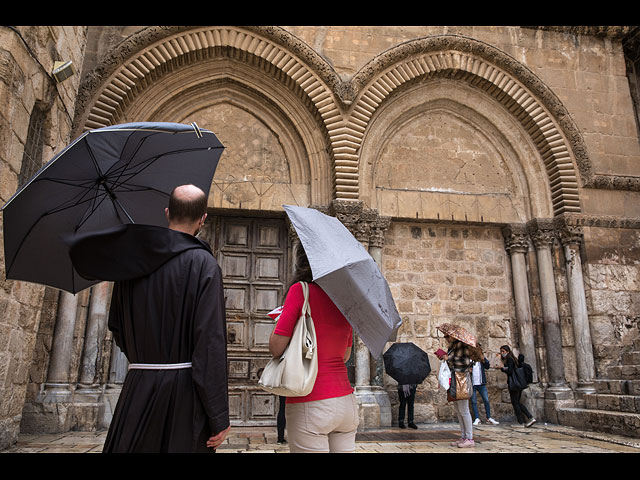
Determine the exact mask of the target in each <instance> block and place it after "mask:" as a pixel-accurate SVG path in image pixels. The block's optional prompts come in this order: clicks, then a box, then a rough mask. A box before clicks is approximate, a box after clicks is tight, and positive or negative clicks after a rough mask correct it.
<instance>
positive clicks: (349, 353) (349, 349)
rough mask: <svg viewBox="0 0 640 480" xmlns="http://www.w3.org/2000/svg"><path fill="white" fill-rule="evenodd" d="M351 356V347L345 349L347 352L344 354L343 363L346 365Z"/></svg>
mask: <svg viewBox="0 0 640 480" xmlns="http://www.w3.org/2000/svg"><path fill="white" fill-rule="evenodd" d="M350 356H351V347H347V350H346V351H345V352H344V359H343V360H344V363H347V361H348V360H349V357H350Z"/></svg>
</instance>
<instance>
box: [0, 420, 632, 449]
mask: <svg viewBox="0 0 640 480" xmlns="http://www.w3.org/2000/svg"><path fill="white" fill-rule="evenodd" d="M459 431H460V430H459V427H458V424H457V423H446V424H442V423H440V424H419V425H418V430H412V429H406V430H400V429H399V428H397V427H391V428H386V429H380V430H367V431H363V432H359V433H358V437H357V439H356V452H357V453H565V454H566V453H636V454H638V453H640V438H632V437H623V436H619V435H609V434H603V433H597V432H584V431H580V430H576V429H574V428H572V427H564V426H559V425H551V424H549V425H547V424H544V423H537V424H535V425H534V426H532V427H530V428H524V427H520V426H512V425H510V424H500V425H497V426H493V425H484V424H483V425H479V426H477V427H474V437H475V440H476V446H475V447H474V448H470V449H460V448H457V447H451V446H449V443H450V442H451V441H453V440H456V439H457V438H458V434H459ZM105 436H106V432H98V433H96V432H68V433H61V434H39V435H31V434H29V435H27V434H23V435H21V436H20V438H19V440H18V443H17V444H16V445H14V446H13V447H10V448H9V449H6V450H4V451H3V452H0V453H98V452H101V450H102V444H103V442H104V439H105ZM218 452H219V453H288V452H289V447H288V446H287V445H286V444H284V445H278V444H277V443H276V430H275V427H256V428H247V427H244V428H241V427H235V428H234V427H232V428H231V431H230V433H229V436H228V437H227V439H226V440H225V443H224V444H223V445H221V446H220V448H219V449H218Z"/></svg>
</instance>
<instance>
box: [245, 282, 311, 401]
mask: <svg viewBox="0 0 640 480" xmlns="http://www.w3.org/2000/svg"><path fill="white" fill-rule="evenodd" d="M300 283H301V284H302V291H303V292H304V304H303V305H302V313H301V314H300V318H299V319H298V322H297V323H296V326H295V328H294V330H293V335H292V336H291V341H290V342H289V345H288V346H287V348H286V350H285V351H284V353H283V354H282V355H281V356H280V357H278V358H272V359H271V360H269V363H267V365H266V366H265V367H264V371H263V372H262V375H261V376H260V380H259V381H258V385H259V386H260V387H261V388H262V389H263V390H266V391H267V392H271V393H274V394H276V395H282V396H284V397H304V396H306V395H309V393H311V390H313V386H314V384H315V382H316V375H317V374H318V351H317V343H316V331H315V328H314V326H313V320H312V318H311V308H310V307H309V286H308V285H307V284H306V283H305V282H300ZM278 318H279V317H278Z"/></svg>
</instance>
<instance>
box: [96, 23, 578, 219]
mask: <svg viewBox="0 0 640 480" xmlns="http://www.w3.org/2000/svg"><path fill="white" fill-rule="evenodd" d="M217 47H232V48H233V52H235V53H234V54H235V55H238V56H239V57H240V59H243V57H245V58H246V57H247V55H248V54H251V55H252V58H258V59H260V61H261V62H264V64H265V65H266V66H267V68H270V69H274V70H273V71H275V72H277V75H278V76H281V75H283V76H284V77H283V78H284V79H285V81H287V83H289V84H291V85H294V86H295V87H296V88H299V89H300V90H301V91H302V92H304V95H303V97H304V101H305V102H310V103H311V104H312V105H313V107H314V108H315V109H316V111H317V112H318V114H319V115H320V117H321V118H322V121H323V122H324V125H325V127H326V132H327V136H328V138H329V142H330V146H331V155H332V158H333V161H334V175H335V176H334V182H335V198H336V199H339V200H349V199H354V200H355V199H358V197H359V170H360V168H359V152H360V147H361V145H362V141H363V138H364V134H365V131H366V129H367V126H368V125H369V122H370V120H371V118H372V117H373V114H374V113H375V111H376V109H377V108H378V107H379V106H380V105H381V103H382V102H384V101H385V99H386V98H388V97H389V95H390V94H391V93H392V92H393V91H394V90H395V89H397V88H398V87H400V86H401V85H403V84H405V83H406V82H409V81H411V80H414V79H416V78H420V77H423V78H426V77H428V76H435V75H437V76H446V77H448V78H455V79H459V80H463V81H465V82H467V83H468V84H470V85H472V86H475V87H476V88H480V89H482V90H483V91H485V92H487V93H488V94H490V95H492V96H493V97H494V98H495V99H496V100H497V101H498V102H500V103H501V104H502V105H503V106H504V107H505V108H506V109H508V110H509V111H510V112H511V113H512V114H513V115H514V117H515V118H517V119H518V120H519V121H520V123H521V125H522V126H523V128H524V129H525V130H526V131H527V132H528V134H529V135H530V137H531V139H532V140H533V142H534V143H535V145H536V147H537V148H538V151H539V152H540V155H541V156H542V159H543V160H544V163H545V165H546V168H547V173H548V175H549V182H550V187H551V196H552V202H553V208H554V213H555V214H560V213H564V212H580V202H579V198H578V181H577V178H576V173H575V169H574V166H573V163H572V159H571V155H570V153H569V149H568V147H567V145H566V142H565V140H564V138H563V136H562V135H561V134H560V132H559V130H558V127H557V125H556V123H555V122H554V121H553V119H552V118H551V117H550V115H549V113H548V112H547V111H546V109H545V108H543V106H542V105H541V104H540V103H539V102H538V101H537V100H536V98H534V97H533V96H532V95H531V93H530V92H529V91H528V90H527V89H526V88H525V87H524V86H523V85H522V84H520V83H519V82H518V81H517V80H516V79H514V78H513V77H512V76H511V75H509V74H508V73H506V72H505V71H503V70H501V69H500V68H498V67H496V66H495V65H491V64H490V63H489V62H487V61H485V60H484V59H482V58H478V57H475V56H473V55H471V54H468V53H464V52H458V51H437V52H429V53H425V54H422V55H417V56H414V57H412V58H410V59H405V60H403V61H401V62H397V63H395V64H394V65H392V66H391V67H390V68H388V69H386V70H384V71H381V72H380V73H379V74H377V75H376V76H375V77H374V78H373V79H372V80H371V81H370V82H368V84H367V85H366V86H365V87H364V88H363V89H362V90H361V91H360V93H359V95H358V97H357V99H356V100H355V101H354V102H353V104H352V105H351V110H350V112H349V113H345V112H343V110H342V109H341V108H340V107H338V104H337V101H336V98H335V95H334V92H332V91H331V89H330V88H329V87H328V86H327V84H326V83H325V82H323V81H322V80H321V79H320V77H319V76H318V75H317V74H315V73H314V72H313V71H312V70H311V68H310V67H309V66H308V65H306V64H305V63H304V62H303V61H301V60H300V59H299V58H298V57H296V56H295V55H293V54H292V53H291V52H289V51H287V50H286V49H285V48H283V47H281V46H280V45H278V44H276V43H274V42H272V41H270V40H269V39H268V38H264V37H261V36H259V35H256V34H255V33H253V32H250V31H245V30H242V29H240V28H236V27H204V28H202V29H197V30H189V31H186V32H182V33H179V34H176V35H174V36H172V37H169V38H166V39H164V40H162V41H160V42H158V43H156V44H154V45H152V46H150V47H148V48H146V49H145V50H143V51H142V52H140V53H138V54H137V55H136V56H135V57H134V58H132V59H131V60H129V61H128V62H126V63H125V64H123V65H122V66H121V67H120V68H119V69H118V70H117V71H116V73H115V74H114V75H112V77H111V78H110V80H109V81H108V82H107V84H106V85H105V87H104V88H103V90H102V92H101V93H100V95H99V98H98V99H97V101H96V102H95V103H94V105H93V107H92V108H91V111H90V114H89V115H88V120H87V122H86V123H85V129H92V128H99V127H103V126H107V125H112V124H114V123H117V121H118V119H119V118H121V115H122V113H123V110H124V108H125V107H126V105H128V104H129V103H130V102H132V101H133V100H134V99H135V97H136V96H137V95H138V94H139V93H140V92H141V91H142V90H143V89H144V88H145V87H146V86H147V85H149V84H150V83H152V82H153V81H154V80H155V79H156V78H157V76H158V75H159V74H161V73H163V72H164V71H165V70H166V69H168V68H170V67H169V65H171V63H172V62H177V63H178V65H180V62H186V61H188V60H190V61H197V60H198V58H200V57H202V58H205V57H204V56H205V55H206V53H205V52H206V51H207V50H208V49H212V48H217ZM281 78H282V77H281Z"/></svg>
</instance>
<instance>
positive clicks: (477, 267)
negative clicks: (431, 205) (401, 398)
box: [382, 222, 517, 422]
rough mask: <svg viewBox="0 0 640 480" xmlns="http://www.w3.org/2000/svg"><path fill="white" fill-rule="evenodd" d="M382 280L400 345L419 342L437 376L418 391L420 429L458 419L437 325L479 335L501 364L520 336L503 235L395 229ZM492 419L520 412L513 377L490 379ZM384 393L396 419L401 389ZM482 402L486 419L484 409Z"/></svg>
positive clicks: (450, 227) (422, 226)
mask: <svg viewBox="0 0 640 480" xmlns="http://www.w3.org/2000/svg"><path fill="white" fill-rule="evenodd" d="M382 271H383V274H384V275H385V277H386V279H387V281H388V282H389V286H390V288H391V292H392V294H393V296H394V299H395V301H396V305H397V307H398V311H399V313H400V316H401V317H402V320H403V325H402V327H401V329H400V330H399V332H398V339H397V341H398V342H413V343H415V344H416V345H417V346H418V347H420V348H422V349H423V350H424V351H426V352H427V353H429V358H430V363H431V368H432V374H431V375H429V377H428V378H427V379H426V381H425V382H423V384H422V385H420V386H419V387H418V391H417V394H416V406H415V414H416V419H415V420H416V422H437V421H447V420H451V419H454V418H455V417H454V416H453V415H454V413H453V409H452V407H451V405H450V404H448V403H447V400H446V392H445V391H444V390H443V389H442V388H439V387H438V383H437V371H438V368H439V365H440V362H439V360H438V359H437V358H436V357H435V355H433V352H434V351H435V350H437V349H438V348H440V347H442V348H446V346H445V342H444V339H443V338H442V334H440V333H439V332H438V330H436V326H438V325H439V324H441V323H444V322H455V323H457V324H460V325H462V326H464V327H465V328H467V329H469V330H470V331H471V332H473V333H475V334H476V336H477V338H478V340H479V341H480V343H481V344H482V345H483V347H484V350H485V355H486V356H487V358H488V359H489V360H490V361H491V363H492V365H493V364H494V362H495V360H496V357H495V354H496V353H498V351H499V349H500V346H501V345H504V344H509V345H514V339H515V338H516V336H517V330H516V325H515V313H514V311H513V308H514V307H513V301H512V295H511V284H510V277H511V273H510V267H509V257H508V254H507V252H506V250H505V248H504V240H503V237H502V234H501V231H500V229H499V228H495V227H481V226H467V225H454V224H444V223H442V224H437V223H417V222H416V223H411V222H408V223H401V222H392V223H391V226H390V228H389V230H388V231H387V233H386V237H385V247H384V250H383V268H382ZM487 377H488V378H487V381H488V389H489V398H490V403H491V408H492V415H494V416H496V417H500V416H511V415H512V414H513V413H512V412H513V410H512V407H511V404H510V403H509V399H508V394H507V393H505V391H504V389H505V387H506V376H505V375H504V374H503V373H501V372H499V371H497V370H490V371H489V372H488V375H487ZM384 379H385V389H386V390H388V391H389V394H390V396H391V398H392V402H393V403H394V407H393V415H394V418H397V408H396V407H395V405H397V392H396V389H395V386H396V382H395V381H394V380H393V379H391V378H390V377H388V376H386V375H385V377H384ZM481 403H482V401H480V402H479V411H480V416H481V418H484V409H483V407H482V406H481Z"/></svg>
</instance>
